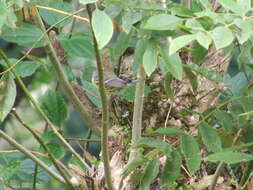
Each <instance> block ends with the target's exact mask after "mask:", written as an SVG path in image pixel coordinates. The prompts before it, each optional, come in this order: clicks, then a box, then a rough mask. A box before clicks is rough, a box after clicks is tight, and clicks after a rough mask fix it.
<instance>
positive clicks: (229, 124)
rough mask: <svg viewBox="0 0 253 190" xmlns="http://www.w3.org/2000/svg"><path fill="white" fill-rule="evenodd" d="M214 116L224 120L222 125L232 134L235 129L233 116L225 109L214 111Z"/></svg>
mask: <svg viewBox="0 0 253 190" xmlns="http://www.w3.org/2000/svg"><path fill="white" fill-rule="evenodd" d="M214 116H215V117H216V118H217V119H218V120H219V121H221V122H222V127H223V128H224V129H225V131H226V133H227V134H230V133H231V132H232V131H233V129H234V127H233V126H234V125H233V123H232V117H231V116H230V115H229V114H228V113H227V112H225V111H223V110H216V111H215V112H214Z"/></svg>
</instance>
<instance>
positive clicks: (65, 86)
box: [36, 10, 101, 136]
mask: <svg viewBox="0 0 253 190" xmlns="http://www.w3.org/2000/svg"><path fill="white" fill-rule="evenodd" d="M36 12H37V14H36V15H37V20H38V24H39V25H40V28H41V29H42V30H43V31H46V29H45V26H44V24H43V21H42V19H41V17H40V15H39V12H38V10H37V11H36ZM46 39H47V41H48V48H49V57H50V58H51V61H52V64H53V67H54V69H55V72H56V74H57V77H58V80H59V83H60V84H61V85H62V87H63V89H64V92H65V93H66V95H67V96H68V98H69V100H70V101H71V103H72V104H73V106H74V108H75V109H76V110H77V111H78V113H79V114H80V115H81V118H83V119H84V121H85V122H86V123H87V124H88V126H89V127H90V128H91V130H92V131H94V132H95V134H96V135H98V136H100V132H101V131H100V129H99V128H98V127H97V124H96V123H95V121H94V120H93V119H92V118H91V116H90V114H89V113H88V111H87V110H86V108H85V107H84V105H83V104H82V102H81V101H80V99H79V98H78V96H77V95H76V94H75V92H74V90H73V88H72V86H71V85H70V83H69V81H68V79H67V77H66V75H65V73H64V70H63V69H62V66H61V63H60V61H59V59H58V57H57V55H56V52H55V50H54V48H53V46H52V43H51V42H50V40H49V38H48V36H46Z"/></svg>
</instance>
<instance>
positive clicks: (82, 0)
mask: <svg viewBox="0 0 253 190" xmlns="http://www.w3.org/2000/svg"><path fill="white" fill-rule="evenodd" d="M97 1H98V0H79V2H80V3H81V4H83V5H86V4H88V3H95V2H97Z"/></svg>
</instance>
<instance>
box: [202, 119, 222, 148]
mask: <svg viewBox="0 0 253 190" xmlns="http://www.w3.org/2000/svg"><path fill="white" fill-rule="evenodd" d="M199 132H200V135H201V137H202V141H203V142H204V144H205V145H206V147H207V150H208V151H209V152H220V151H221V150H222V145H221V139H220V137H219V136H218V134H217V133H216V131H215V129H214V128H213V127H211V126H210V125H208V124H207V123H206V122H202V123H201V125H200V126H199Z"/></svg>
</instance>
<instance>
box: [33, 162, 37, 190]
mask: <svg viewBox="0 0 253 190" xmlns="http://www.w3.org/2000/svg"><path fill="white" fill-rule="evenodd" d="M33 171H34V174H33V190H36V183H37V174H38V164H37V163H35V167H34V170H33Z"/></svg>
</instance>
